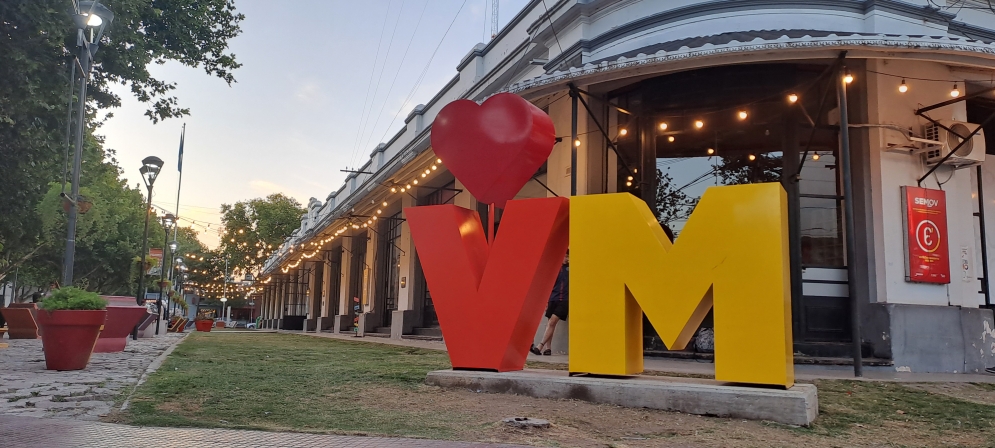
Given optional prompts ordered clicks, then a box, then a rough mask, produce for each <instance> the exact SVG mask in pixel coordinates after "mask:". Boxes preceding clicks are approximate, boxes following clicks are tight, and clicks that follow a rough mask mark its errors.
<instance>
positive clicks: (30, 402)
mask: <svg viewBox="0 0 995 448" xmlns="http://www.w3.org/2000/svg"><path fill="white" fill-rule="evenodd" d="M184 335H185V334H176V333H166V334H164V335H161V336H159V337H155V338H142V339H139V340H137V341H133V340H131V339H128V346H127V348H125V349H124V351H123V352H119V353H94V354H93V355H91V356H90V364H89V365H88V366H87V367H86V369H83V370H73V371H65V372H59V371H54V370H45V354H44V353H43V352H42V344H41V339H13V340H7V339H4V342H6V343H8V344H10V346H9V347H7V348H4V349H0V414H7V415H21V416H31V417H63V418H67V417H68V418H78V419H83V420H97V419H99V418H100V417H101V416H102V415H105V414H107V413H108V412H109V411H110V410H111V407H112V406H114V400H115V399H116V398H117V397H118V396H119V394H121V395H123V396H127V395H128V394H129V393H131V391H132V388H133V387H134V385H135V384H136V383H137V382H138V380H139V378H141V376H142V374H143V373H145V371H146V369H148V368H149V366H150V365H151V364H153V363H154V362H155V360H156V359H157V358H158V357H159V356H160V355H161V354H162V353H163V352H165V351H166V350H168V349H169V348H170V347H172V346H174V345H176V344H177V343H178V342H179V341H180V340H181V339H182V338H183V336H184ZM3 446H5V444H4V440H3V439H0V447H3Z"/></svg>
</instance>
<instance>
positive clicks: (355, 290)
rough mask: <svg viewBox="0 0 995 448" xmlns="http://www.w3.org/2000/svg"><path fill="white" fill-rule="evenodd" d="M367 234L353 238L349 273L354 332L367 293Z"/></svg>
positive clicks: (350, 312)
mask: <svg viewBox="0 0 995 448" xmlns="http://www.w3.org/2000/svg"><path fill="white" fill-rule="evenodd" d="M366 242H367V239H366V232H362V233H360V234H358V235H355V236H353V237H352V260H351V263H352V265H351V266H350V267H349V272H350V273H351V274H352V275H351V278H350V280H349V286H350V287H349V306H348V312H349V316H351V317H352V328H353V330H355V329H357V328H359V315H360V314H361V313H362V309H363V299H364V297H363V291H365V286H366V285H365V281H366V276H367V268H368V267H367V266H366Z"/></svg>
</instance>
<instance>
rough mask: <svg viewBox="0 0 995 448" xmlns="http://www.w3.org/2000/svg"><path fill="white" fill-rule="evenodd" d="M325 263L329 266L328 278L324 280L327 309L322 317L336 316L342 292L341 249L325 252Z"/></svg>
mask: <svg viewBox="0 0 995 448" xmlns="http://www.w3.org/2000/svg"><path fill="white" fill-rule="evenodd" d="M325 263H328V264H329V267H330V269H329V271H328V272H329V274H328V278H327V279H325V284H326V286H325V287H326V288H327V289H326V290H327V291H328V309H326V310H324V313H323V314H324V316H326V317H327V316H337V315H338V314H339V306H340V305H339V303H340V300H341V295H342V292H341V291H340V288H341V287H342V247H341V246H339V247H336V248H334V249H332V250H329V251H326V252H325Z"/></svg>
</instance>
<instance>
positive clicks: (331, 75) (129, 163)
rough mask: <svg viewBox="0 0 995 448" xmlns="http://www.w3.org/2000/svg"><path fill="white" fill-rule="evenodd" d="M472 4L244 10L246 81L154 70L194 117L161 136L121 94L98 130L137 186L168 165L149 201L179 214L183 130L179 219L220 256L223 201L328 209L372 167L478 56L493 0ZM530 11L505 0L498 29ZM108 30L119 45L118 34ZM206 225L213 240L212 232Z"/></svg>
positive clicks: (419, 0) (293, 3) (377, 1)
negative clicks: (351, 170)
mask: <svg viewBox="0 0 995 448" xmlns="http://www.w3.org/2000/svg"><path fill="white" fill-rule="evenodd" d="M463 3H464V2H463V0H367V1H361V2H357V1H349V0H285V1H279V2H276V1H270V0H237V1H236V7H237V8H238V11H239V12H241V13H243V14H245V16H246V17H245V20H244V21H243V22H242V24H241V26H242V34H241V35H240V36H239V37H237V38H235V39H234V40H232V41H231V43H230V44H231V47H230V48H231V50H232V51H233V52H234V53H235V54H236V59H237V60H238V61H239V62H240V63H242V64H243V66H242V68H240V69H238V70H237V71H235V78H236V80H237V81H238V82H237V83H235V84H232V86H231V87H228V85H226V84H225V83H224V82H223V81H222V80H220V79H218V78H214V77H211V76H209V75H207V74H205V73H204V71H203V70H202V69H195V68H189V67H185V66H182V65H180V64H177V63H167V64H165V65H161V66H159V65H153V66H152V67H151V68H150V71H151V72H152V74H153V76H155V77H157V78H159V79H162V80H165V81H170V82H176V83H177V84H178V86H177V89H176V90H175V91H174V92H175V95H176V96H177V97H178V98H179V102H180V105H181V106H182V107H187V108H190V111H191V115H190V116H188V117H184V118H182V119H171V120H166V121H164V122H160V123H159V124H156V125H153V124H152V122H151V121H150V120H149V119H148V118H147V117H146V116H145V115H144V112H145V110H146V105H145V104H142V103H140V102H138V101H137V100H135V99H134V98H133V97H132V96H131V94H130V92H129V91H128V90H127V88H125V87H117V88H116V92H117V93H118V94H119V95H120V96H121V98H122V101H123V104H122V107H120V108H118V109H114V110H112V112H113V114H114V116H113V118H111V119H109V120H108V121H107V123H106V124H105V125H104V126H103V127H101V128H100V129H98V130H97V133H98V134H100V135H104V136H105V137H106V146H107V148H110V149H113V150H116V151H117V159H118V161H119V162H120V164H121V167H122V168H123V169H124V177H125V178H126V179H128V182H129V184H131V185H132V186H134V185H136V183H140V182H141V178H140V177H139V176H138V168H139V167H140V166H141V163H140V162H141V160H142V159H143V158H145V157H147V156H150V155H155V156H158V157H160V158H161V159H163V160H164V161H165V166H164V167H163V170H162V174H161V175H160V176H159V179H158V180H156V183H155V189H154V192H153V196H152V201H153V204H155V205H159V206H162V207H165V208H167V209H169V210H170V211H175V208H176V189H177V181H178V173H177V171H176V161H177V150H178V148H179V139H180V130H181V128H182V126H183V123H186V124H187V136H186V145H185V150H184V158H183V189H182V192H181V194H180V210H179V215H180V216H181V218H186V219H194V220H197V221H198V224H197V225H195V226H194V228H195V229H196V230H198V232H200V234H201V240H202V241H204V242H205V243H207V244H208V245H210V246H212V247H213V246H215V245H216V244H217V242H218V236H217V233H215V229H216V228H217V227H218V225H217V224H218V223H220V218H219V212H218V209H219V207H220V205H221V204H222V203H234V202H237V201H239V200H244V199H251V198H256V197H262V196H266V195H268V194H271V193H275V192H282V193H284V194H286V195H288V196H291V197H294V198H296V199H297V200H298V201H300V202H301V204H304V205H306V204H307V201H308V199H309V198H311V197H316V198H318V199H319V200H321V201H324V200H325V197H326V196H327V195H328V193H330V192H331V191H333V190H335V189H338V187H339V186H341V184H342V181H343V179H344V173H341V172H340V171H339V170H341V169H344V168H346V167H353V166H360V165H362V164H363V163H365V162H366V160H368V158H369V155H370V153H371V152H372V151H373V149H374V148H375V147H376V145H377V144H378V143H380V142H381V141H385V140H388V139H390V137H391V136H392V135H393V134H394V133H396V132H397V131H398V130H400V129H401V127H402V126H403V124H404V118H405V117H406V116H407V114H408V113H409V112H410V111H411V109H412V108H413V107H414V106H415V105H417V104H419V103H425V102H427V101H428V100H429V99H431V98H432V96H434V95H435V93H436V92H438V90H439V89H440V88H441V87H442V86H443V85H445V83H446V82H448V81H449V80H450V79H451V78H452V77H453V76H455V75H456V65H457V64H458V63H459V61H460V60H461V59H462V58H463V57H464V56H465V55H466V54H467V53H468V52H469V51H470V50H471V49H472V48H473V46H474V45H475V44H477V43H478V42H483V41H486V39H489V38H490V31H489V29H490V4H489V3H488V2H487V0H467V1H466V3H465V6H463V10H462V11H461V12H460V13H459V16H458V17H457V16H456V13H457V11H459V10H460V6H461V4H463ZM527 3H528V0H500V9H501V11H500V13H499V14H498V20H499V23H500V24H501V25H502V26H503V25H504V24H505V23H507V22H508V20H510V19H511V18H512V17H514V15H515V14H517V13H518V11H519V10H521V8H523V7H524V6H525V5H526V4H527ZM422 11H424V15H423V16H422V18H421V22H420V23H419V16H420V15H421V14H422ZM485 13H486V15H485ZM385 17H386V26H384V24H385ZM454 17H457V18H456V21H455V23H454V24H453V26H452V29H451V30H450V31H449V34H448V35H447V36H446V37H445V39H444V40H442V37H443V35H444V34H445V32H446V28H448V27H449V24H450V22H452V21H453V19H454ZM395 25H396V30H395ZM416 26H417V30H416ZM110 33H111V34H110V37H111V38H113V28H112V29H111V30H110ZM381 34H382V40H381ZM392 34H393V40H391V35H392ZM440 40H441V41H442V44H441V47H439V49H438V53H437V54H436V55H435V58H434V60H432V62H431V65H430V66H429V68H428V71H427V72H426V74H425V77H424V80H423V81H422V82H421V84H420V86H418V88H417V90H414V91H413V89H414V87H415V84H416V81H417V79H418V77H419V75H420V74H421V73H422V71H423V70H424V69H425V67H426V64H427V63H428V61H429V58H430V57H431V55H432V53H433V52H434V51H435V49H436V47H437V46H438V45H439V42H440ZM409 45H410V47H409ZM378 46H379V47H380V55H379V58H378V57H377V49H378ZM406 50H407V51H406ZM405 54H406V56H405ZM402 60H403V64H402ZM385 61H386V62H385ZM395 76H396V81H394V79H395ZM392 82H393V87H391V84H392ZM368 86H369V90H368V89H367V88H368ZM409 97H410V99H409V100H408V101H407V102H405V99H406V98H409ZM364 107H365V109H366V112H365V114H364V112H363V111H364ZM395 114H396V118H394V117H395ZM361 130H362V132H360V131H361ZM143 189H144V187H143ZM208 223H211V229H210V230H205V228H204V226H206V225H207V224H208ZM181 225H183V226H189V225H191V223H190V222H189V221H185V220H181Z"/></svg>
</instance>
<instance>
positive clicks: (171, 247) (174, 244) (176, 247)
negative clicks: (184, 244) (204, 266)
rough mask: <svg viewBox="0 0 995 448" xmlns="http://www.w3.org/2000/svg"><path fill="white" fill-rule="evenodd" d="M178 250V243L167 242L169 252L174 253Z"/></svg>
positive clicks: (174, 241)
mask: <svg viewBox="0 0 995 448" xmlns="http://www.w3.org/2000/svg"><path fill="white" fill-rule="evenodd" d="M179 248H180V243H178V242H176V240H173V241H170V242H169V250H170V251H172V252H176V249H179ZM181 260H182V258H181Z"/></svg>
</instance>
